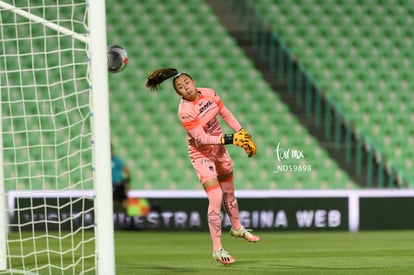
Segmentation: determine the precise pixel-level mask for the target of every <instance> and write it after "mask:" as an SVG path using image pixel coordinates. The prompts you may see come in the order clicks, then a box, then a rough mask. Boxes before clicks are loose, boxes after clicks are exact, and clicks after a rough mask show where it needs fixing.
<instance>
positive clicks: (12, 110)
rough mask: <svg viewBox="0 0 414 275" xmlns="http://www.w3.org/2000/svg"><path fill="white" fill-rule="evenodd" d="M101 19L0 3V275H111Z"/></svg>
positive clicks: (34, 4) (76, 0)
mask: <svg viewBox="0 0 414 275" xmlns="http://www.w3.org/2000/svg"><path fill="white" fill-rule="evenodd" d="M19 5H21V6H19ZM105 12H106V9H105V1H104V0H70V1H69V0H68V1H66V0H63V1H62V0H59V1H57V0H42V1H40V0H39V1H7V2H6V1H0V96H1V98H0V129H1V131H0V274H9V273H13V274H68V273H70V274H115V256H114V229H113V213H112V211H113V209H112V184H111V163H110V126H109V96H108V79H107V78H108V72H107V59H106V47H107V43H106V14H105ZM68 191H69V192H68ZM9 193H13V196H8V194H9Z"/></svg>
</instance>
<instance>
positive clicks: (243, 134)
mask: <svg viewBox="0 0 414 275" xmlns="http://www.w3.org/2000/svg"><path fill="white" fill-rule="evenodd" d="M221 143H222V144H234V145H236V146H239V147H241V148H243V149H244V151H246V153H247V155H248V156H249V158H251V157H252V156H254V155H255V154H256V144H255V143H254V141H253V140H252V136H251V135H250V134H249V133H248V132H247V131H246V130H244V129H243V128H242V129H240V131H238V132H236V133H234V134H225V135H224V136H223V137H222V138H221Z"/></svg>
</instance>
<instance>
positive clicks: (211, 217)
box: [206, 185, 223, 252]
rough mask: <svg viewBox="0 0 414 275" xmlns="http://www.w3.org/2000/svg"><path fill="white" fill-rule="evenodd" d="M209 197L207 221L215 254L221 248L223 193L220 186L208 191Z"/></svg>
mask: <svg viewBox="0 0 414 275" xmlns="http://www.w3.org/2000/svg"><path fill="white" fill-rule="evenodd" d="M206 192H207V196H208V210H207V221H208V229H209V230H210V236H211V240H212V242H213V252H216V251H217V250H219V249H220V248H221V217H220V210H221V204H222V197H223V192H222V191H221V188H220V186H219V185H216V186H213V187H212V188H209V189H207V190H206Z"/></svg>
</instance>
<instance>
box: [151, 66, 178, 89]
mask: <svg viewBox="0 0 414 275" xmlns="http://www.w3.org/2000/svg"><path fill="white" fill-rule="evenodd" d="M178 74H179V73H178V71H177V69H174V68H162V69H158V70H155V71H152V72H151V73H150V74H149V75H148V77H147V81H146V82H145V86H146V87H147V88H149V89H150V90H151V91H155V90H158V89H159V88H160V85H161V83H162V82H163V81H164V80H167V79H168V78H171V77H173V76H176V75H178Z"/></svg>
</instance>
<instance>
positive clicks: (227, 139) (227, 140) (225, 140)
mask: <svg viewBox="0 0 414 275" xmlns="http://www.w3.org/2000/svg"><path fill="white" fill-rule="evenodd" d="M221 140H222V143H223V144H233V135H232V134H225V135H224V136H223V137H222V138H221Z"/></svg>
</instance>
